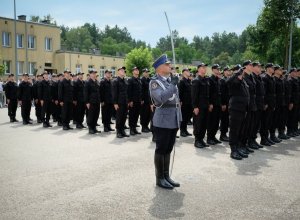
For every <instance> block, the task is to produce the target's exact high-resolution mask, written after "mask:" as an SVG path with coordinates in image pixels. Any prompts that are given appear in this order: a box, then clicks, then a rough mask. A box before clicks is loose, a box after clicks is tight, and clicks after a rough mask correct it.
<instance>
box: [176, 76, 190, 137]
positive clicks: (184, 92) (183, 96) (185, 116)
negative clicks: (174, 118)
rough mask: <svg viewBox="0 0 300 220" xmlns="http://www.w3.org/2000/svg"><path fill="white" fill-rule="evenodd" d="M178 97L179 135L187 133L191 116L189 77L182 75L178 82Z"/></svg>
mask: <svg viewBox="0 0 300 220" xmlns="http://www.w3.org/2000/svg"><path fill="white" fill-rule="evenodd" d="M179 98H180V102H181V111H182V122H181V126H180V133H181V136H184V137H185V136H187V135H189V133H188V131H187V124H188V122H189V121H190V119H191V117H192V116H193V106H192V82H191V80H190V79H188V78H185V77H183V78H182V80H180V82H179Z"/></svg>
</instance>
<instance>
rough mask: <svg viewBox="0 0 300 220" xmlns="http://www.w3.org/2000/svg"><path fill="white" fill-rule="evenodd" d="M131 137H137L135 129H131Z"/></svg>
mask: <svg viewBox="0 0 300 220" xmlns="http://www.w3.org/2000/svg"><path fill="white" fill-rule="evenodd" d="M130 135H132V136H134V135H136V133H135V132H134V129H133V128H130Z"/></svg>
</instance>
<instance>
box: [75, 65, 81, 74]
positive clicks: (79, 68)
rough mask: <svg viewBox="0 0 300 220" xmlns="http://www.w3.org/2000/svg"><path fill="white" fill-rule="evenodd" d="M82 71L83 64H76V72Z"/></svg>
mask: <svg viewBox="0 0 300 220" xmlns="http://www.w3.org/2000/svg"><path fill="white" fill-rule="evenodd" d="M80 72H81V64H76V73H80Z"/></svg>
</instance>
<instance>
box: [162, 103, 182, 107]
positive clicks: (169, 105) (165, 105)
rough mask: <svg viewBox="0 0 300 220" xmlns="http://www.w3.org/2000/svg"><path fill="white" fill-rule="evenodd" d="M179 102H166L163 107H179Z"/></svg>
mask: <svg viewBox="0 0 300 220" xmlns="http://www.w3.org/2000/svg"><path fill="white" fill-rule="evenodd" d="M179 106H180V105H179V103H176V104H164V105H163V106H161V108H179Z"/></svg>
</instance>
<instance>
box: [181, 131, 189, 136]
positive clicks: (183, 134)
mask: <svg viewBox="0 0 300 220" xmlns="http://www.w3.org/2000/svg"><path fill="white" fill-rule="evenodd" d="M180 136H181V137H187V136H188V135H187V133H186V132H185V130H180Z"/></svg>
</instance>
